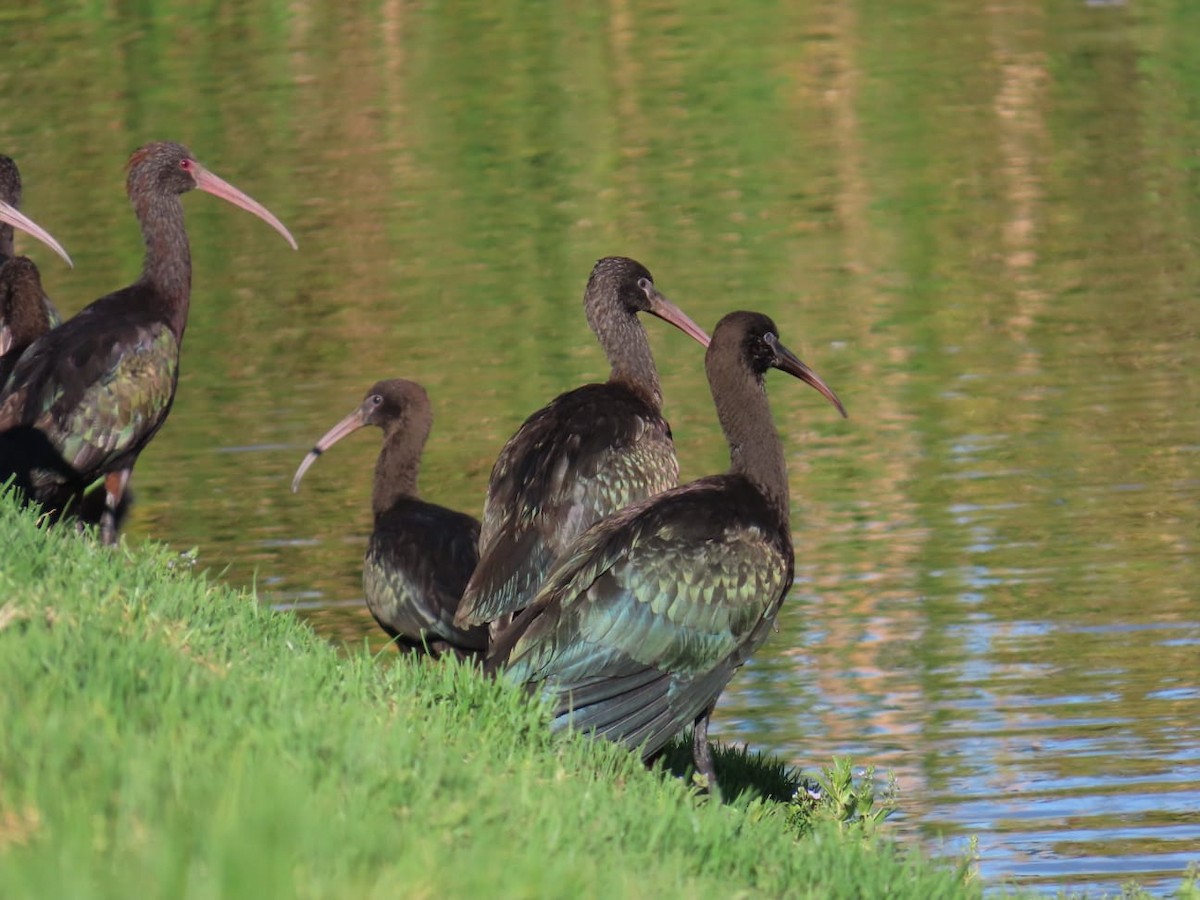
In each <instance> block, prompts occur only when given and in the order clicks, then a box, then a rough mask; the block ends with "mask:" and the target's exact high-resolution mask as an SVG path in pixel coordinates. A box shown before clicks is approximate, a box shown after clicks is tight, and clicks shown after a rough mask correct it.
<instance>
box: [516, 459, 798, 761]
mask: <svg viewBox="0 0 1200 900" xmlns="http://www.w3.org/2000/svg"><path fill="white" fill-rule="evenodd" d="M725 498H726V492H725V491H723V490H722V489H721V477H718V478H714V479H705V480H704V481H703V482H693V483H692V484H689V485H687V486H685V487H683V488H680V489H678V491H677V492H670V493H668V494H664V495H661V496H660V497H658V498H657V499H656V500H655V501H652V502H648V503H645V504H639V505H638V506H635V507H632V508H630V509H627V510H625V511H624V512H622V513H619V514H618V515H616V516H614V517H613V518H611V519H609V520H607V521H606V522H603V523H601V524H600V525H598V526H596V528H594V529H593V530H592V531H591V532H589V533H588V534H587V535H586V536H585V537H584V538H583V539H581V540H580V542H579V543H578V544H577V546H576V548H575V549H574V550H573V552H572V554H571V556H570V557H569V558H568V559H566V560H565V561H564V562H563V563H562V564H561V565H560V566H559V567H558V568H556V569H555V570H554V572H553V573H552V574H551V575H550V576H549V578H548V579H547V582H546V585H545V586H544V588H543V590H542V592H541V593H540V594H539V595H538V597H537V599H536V600H535V601H534V604H533V605H532V607H531V608H530V609H529V610H527V611H526V613H525V614H524V616H525V617H528V619H525V618H523V619H521V620H518V623H517V625H515V626H514V631H516V630H517V629H519V628H520V627H521V626H522V623H523V622H526V621H528V622H529V623H530V624H529V625H528V627H527V629H526V630H525V631H524V633H523V634H521V636H520V638H519V639H517V640H516V643H515V646H513V647H512V650H511V653H509V654H508V658H509V662H508V672H507V677H509V678H510V679H512V680H514V681H519V682H526V683H535V684H540V685H541V686H542V689H543V691H544V692H545V693H548V694H551V695H552V696H554V697H555V699H556V706H557V712H558V713H560V714H563V715H567V714H568V713H569V719H570V722H571V724H572V725H573V726H574V727H577V728H582V729H593V730H597V731H600V732H601V733H604V734H607V735H608V736H610V737H613V738H614V739H621V740H627V742H628V741H632V743H630V745H631V746H635V745H637V744H640V743H641V742H642V741H643V740H645V739H647V738H650V737H653V738H654V739H655V740H656V741H659V739H661V740H665V739H666V738H667V737H669V736H670V734H672V733H674V732H675V731H677V730H678V729H679V728H681V727H683V726H684V725H686V724H688V723H690V722H691V720H692V719H694V718H695V716H696V715H698V714H699V713H700V712H701V711H703V709H704V708H706V706H707V705H708V704H709V703H711V702H712V701H713V700H715V698H716V696H717V695H718V694H719V693H720V690H721V688H722V687H724V684H725V683H726V682H727V681H728V679H729V677H730V676H731V675H732V672H733V669H734V668H735V666H736V665H737V664H738V663H740V661H741V659H742V658H744V655H745V654H746V653H747V652H749V648H748V647H747V644H748V643H749V642H752V641H759V642H761V640H762V639H763V638H764V637H765V635H766V633H767V626H768V625H769V620H770V619H771V618H772V617H773V616H774V614H775V612H776V611H777V609H778V606H779V603H780V601H781V600H782V598H783V596H784V594H785V593H786V590H787V587H788V586H789V584H790V582H791V576H792V557H791V548H790V544H788V543H787V540H786V536H785V535H781V534H779V533H774V534H771V533H768V532H766V531H764V530H763V528H762V527H761V526H760V525H759V524H757V522H761V521H762V519H761V517H759V516H758V515H757V514H756V511H751V513H752V514H750V515H742V514H741V512H740V511H739V510H738V509H737V508H736V506H735V507H733V508H731V507H730V506H728V505H726V503H725ZM498 649H499V652H500V653H504V652H505V648H504V647H503V646H501V647H500V648H498ZM631 735H635V736H636V737H637V739H636V740H633V738H632V737H630V736H631Z"/></svg>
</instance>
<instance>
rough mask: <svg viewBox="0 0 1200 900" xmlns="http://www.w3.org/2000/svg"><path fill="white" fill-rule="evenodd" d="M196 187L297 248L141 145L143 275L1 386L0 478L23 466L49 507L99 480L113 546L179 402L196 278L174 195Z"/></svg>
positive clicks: (211, 182) (162, 146) (170, 149)
mask: <svg viewBox="0 0 1200 900" xmlns="http://www.w3.org/2000/svg"><path fill="white" fill-rule="evenodd" d="M194 188H199V189H200V190H202V191H206V192H207V193H210V194H212V195H214V196H216V197H220V198H222V199H223V200H227V201H229V202H230V203H232V204H234V205H235V206H240V207H241V208H242V209H245V210H247V211H248V212H251V213H253V214H254V215H256V216H258V217H259V218H261V219H263V220H264V221H266V222H267V223H268V224H269V225H271V227H272V228H274V229H275V230H277V231H278V232H279V233H280V234H282V235H283V236H284V238H285V239H286V240H287V242H288V243H289V244H291V246H292V247H293V248H295V246H296V242H295V240H294V239H293V238H292V236H291V234H290V233H289V232H288V230H287V229H286V228H285V227H284V226H283V224H282V223H281V222H280V221H279V220H278V219H276V218H275V216H274V215H272V214H271V213H270V212H269V211H268V210H267V209H266V208H265V207H264V206H262V205H261V204H259V203H258V202H256V201H255V200H253V199H251V198H250V197H248V196H247V195H246V194H244V193H242V192H241V191H239V190H238V189H237V188H235V187H233V185H231V184H229V183H227V182H225V181H223V180H222V179H220V178H218V177H217V176H216V175H214V174H212V173H211V172H210V171H208V170H207V169H206V168H204V166H202V165H200V163H199V162H197V161H196V159H195V157H194V156H193V155H192V153H191V151H189V150H188V149H187V148H186V147H184V146H182V145H180V144H176V143H170V142H159V143H152V144H146V145H145V146H143V147H141V148H139V149H138V150H136V151H134V153H133V155H132V156H131V157H130V159H129V166H128V176H127V179H126V189H127V192H128V194H129V199H130V202H131V203H132V204H133V210H134V214H135V215H136V216H137V219H138V223H139V224H140V226H141V230H142V239H143V241H144V243H145V248H146V255H145V260H144V264H143V268H142V274H141V276H140V277H139V278H138V279H137V281H135V282H134V283H133V284H131V285H129V286H128V287H125V288H122V289H121V290H119V291H116V292H114V293H111V294H107V295H106V296H104V297H101V298H100V299H99V300H96V301H94V302H93V303H91V304H90V305H88V306H87V307H85V308H84V309H83V310H82V311H81V312H80V313H79V314H78V315H76V316H75V317H73V318H71V319H69V320H68V321H66V322H64V323H63V324H62V325H60V326H59V327H57V328H55V329H53V330H51V331H49V332H47V333H46V334H44V335H42V336H41V337H40V338H38V339H37V340H36V341H34V342H33V343H32V344H31V345H30V346H29V347H28V348H27V349H26V351H25V352H24V353H23V354H22V355H21V358H20V360H19V361H18V362H17V365H16V367H15V368H14V369H13V372H12V374H11V376H10V377H9V380H8V382H7V384H6V385H5V386H4V388H3V390H2V391H0V477H2V473H3V471H4V470H5V469H9V470H13V469H15V470H18V476H19V480H23V481H24V483H26V484H27V485H28V486H29V492H30V493H31V495H32V497H33V499H35V500H36V501H38V502H39V503H41V504H42V506H43V507H46V508H48V509H51V510H53V509H58V510H61V509H64V508H65V507H66V506H67V504H70V503H72V502H75V501H76V500H77V498H78V497H79V495H80V493H81V492H82V491H83V490H85V489H86V488H87V487H88V486H89V485H90V484H92V483H93V482H94V481H96V480H97V479H100V478H103V479H104V489H105V493H106V495H105V511H104V513H103V514H102V515H101V517H100V535H101V539H102V540H103V541H104V542H105V543H109V544H111V543H115V541H116V534H117V529H116V511H117V509H118V508H119V506H120V503H121V498H122V496H123V495H124V493H125V489H126V486H127V484H128V482H129V476H130V473H131V472H132V471H133V466H134V463H136V462H137V458H138V455H139V454H140V453H141V452H142V450H144V449H145V447H146V445H147V444H148V443H149V442H150V440H151V439H152V438H153V437H154V435H155V434H157V433H158V430H159V428H161V427H162V425H163V422H165V421H166V418H167V414H168V413H169V412H170V410H171V404H172V403H173V402H174V400H175V390H176V385H177V382H178V377H179V352H180V346H181V344H182V341H183V332H184V329H185V327H186V325H187V316H188V305H189V301H190V299H191V282H192V262H191V252H190V249H189V246H188V237H187V231H186V229H185V228H184V220H183V204H182V202H181V201H180V197H181V195H183V194H185V193H187V192H188V191H190V190H192V189H194Z"/></svg>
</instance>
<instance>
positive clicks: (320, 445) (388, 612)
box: [292, 378, 487, 657]
mask: <svg viewBox="0 0 1200 900" xmlns="http://www.w3.org/2000/svg"><path fill="white" fill-rule="evenodd" d="M366 425H375V426H377V427H379V428H380V429H382V430H383V446H382V447H381V448H380V450H379V458H378V460H377V461H376V463H375V483H374V486H373V487H372V489H371V509H372V511H373V513H374V517H375V527H374V530H373V531H372V532H371V539H370V542H369V543H368V544H367V555H366V559H365V560H364V562H363V592H364V594H365V595H366V600H367V608H368V609H369V610H370V611H371V615H373V616H374V617H375V621H376V622H378V623H379V625H380V627H381V628H383V630H384V631H386V632H387V633H388V635H389V636H390V637H391V638H393V639H394V640H395V641H396V643H397V645H398V646H400V647H401V648H403V649H408V650H413V651H416V652H425V651H428V652H429V653H431V654H434V655H439V654H441V653H445V652H447V651H451V652H454V653H456V654H458V655H459V656H477V657H482V655H483V651H484V650H485V649H486V648H487V629H486V628H484V627H482V626H476V627H469V628H459V627H457V626H456V625H455V624H454V613H455V611H456V610H457V609H458V603H459V599H460V598H461V597H462V592H463V588H464V587H466V584H467V579H468V578H469V577H470V576H471V572H472V571H474V569H475V563H476V561H477V560H478V554H477V552H476V544H477V542H478V540H479V521H478V520H477V519H475V518H473V517H472V516H468V515H464V514H463V513H460V512H455V511H454V510H452V509H447V508H446V507H444V506H438V505H437V504H434V503H427V502H426V501H424V500H422V499H421V498H420V496H419V495H418V493H417V476H418V475H419V474H420V470H421V455H422V453H423V452H424V450H425V442H426V440H427V439H428V438H429V431H430V429H431V428H432V427H433V410H432V407H431V406H430V404H429V396H428V395H427V394H426V393H425V389H424V388H423V387H421V385H419V384H417V383H416V382H414V381H406V380H404V379H400V378H396V379H392V380H389V381H380V382H377V383H376V384H375V385H373V386H372V387H371V389H370V390H369V391H367V395H366V397H365V398H364V399H363V402H362V405H360V406H359V407H358V409H356V410H354V412H352V413H350V414H349V415H348V416H346V417H345V418H344V419H342V420H341V421H340V422H338V423H337V424H336V425H334V426H333V428H331V429H329V431H328V432H326V433H325V435H324V436H323V437H322V438H321V439H320V440H319V441H317V443H316V445H315V446H314V447H313V449H312V450H311V451H309V454H308V455H307V456H306V457H304V460H303V461H302V462H301V463H300V467H299V468H298V469H297V470H296V475H295V477H294V478H293V479H292V490H293V491H295V490H296V489H298V488H299V487H300V479H301V478H303V477H304V473H305V472H307V471H308V468H309V466H311V465H312V464H313V463H314V462H316V460H317V457H319V456H320V455H321V454H322V453H324V452H325V451H326V450H328V449H329V448H330V447H332V446H333V445H334V444H336V443H337V442H338V441H340V440H341V439H342V438H344V437H346V436H347V435H349V434H353V433H354V432H355V431H358V429H360V428H362V427H364V426H366Z"/></svg>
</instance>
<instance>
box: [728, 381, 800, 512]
mask: <svg viewBox="0 0 1200 900" xmlns="http://www.w3.org/2000/svg"><path fill="white" fill-rule="evenodd" d="M709 384H710V386H711V387H712V394H713V400H714V401H715V403H716V407H717V418H718V419H720V422H721V430H722V431H724V432H725V440H726V441H727V442H728V443H729V463H730V465H729V470H730V472H731V473H733V474H735V475H742V476H744V477H745V478H747V479H749V480H750V481H751V482H752V483H753V484H754V485H755V486H756V487H758V489H759V490H760V491H762V494H763V496H764V497H766V499H767V502H768V503H769V504H770V506H771V508H772V510H774V512H775V513H776V515H777V516H778V518H779V524H780V525H781V526H783V527H786V526H787V522H788V512H789V507H788V478H787V464H786V462H785V461H784V458H783V443H782V442H781V441H780V440H779V434H778V433H777V432H776V431H775V425H774V422H773V421H772V418H771V408H770V405H769V404H768V403H767V391H766V387H765V386H764V384H763V380H762V376H761V375H756V374H755V373H754V372H752V371H751V370H750V369H749V368H747V367H746V366H738V367H734V368H732V369H722V370H719V371H716V372H710V374H709Z"/></svg>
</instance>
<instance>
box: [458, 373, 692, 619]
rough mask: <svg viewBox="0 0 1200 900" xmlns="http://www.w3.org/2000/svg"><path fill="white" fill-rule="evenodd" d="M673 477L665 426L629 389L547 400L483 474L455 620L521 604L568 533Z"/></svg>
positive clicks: (603, 388)
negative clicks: (481, 505)
mask: <svg viewBox="0 0 1200 900" xmlns="http://www.w3.org/2000/svg"><path fill="white" fill-rule="evenodd" d="M678 480H679V463H678V461H677V460H676V458H675V447H674V444H673V442H672V440H671V430H670V427H669V426H668V425H667V423H666V421H665V420H664V419H663V418H662V416H661V415H659V414H658V413H657V412H656V411H655V410H654V409H652V408H651V407H649V406H648V405H647V404H646V403H645V402H644V401H642V400H641V399H640V398H638V397H637V396H636V395H634V394H633V393H632V392H630V391H628V390H627V389H625V388H623V387H621V386H618V385H610V384H603V385H587V386H585V387H583V388H579V389H577V390H575V391H571V392H570V393H568V394H564V395H562V396H561V397H559V398H557V399H556V400H555V401H554V402H553V403H551V404H550V405H549V406H547V407H545V408H544V409H542V410H540V411H539V412H538V413H535V414H534V415H533V416H531V417H530V418H529V419H528V420H527V421H526V422H525V424H524V425H522V426H521V428H520V429H519V430H518V431H517V433H516V434H515V435H514V436H513V437H512V439H511V440H509V442H508V443H507V444H506V445H505V447H504V450H503V451H501V454H500V457H499V458H498V459H497V461H496V465H495V466H494V467H493V469H492V477H491V481H490V484H489V486H488V499H487V503H486V506H485V509H484V519H483V530H482V533H481V535H480V545H479V546H480V561H479V566H478V567H477V568H476V570H475V573H474V575H473V576H472V578H471V581H470V583H469V584H468V586H467V590H466V592H465V594H464V597H463V603H462V606H461V607H460V608H459V621H460V622H473V623H482V622H490V621H494V620H496V619H498V618H499V617H501V616H502V615H504V614H506V613H511V612H515V611H517V610H520V609H522V608H524V607H525V606H527V605H528V603H529V602H530V600H531V599H532V598H533V596H534V594H535V593H536V592H537V590H538V588H539V587H540V586H541V583H542V580H543V579H544V578H545V575H546V573H547V572H548V571H549V570H550V568H551V567H552V565H553V564H554V563H555V561H556V560H557V559H558V557H559V556H560V555H561V554H562V552H563V551H564V550H565V549H566V548H567V547H568V546H569V545H570V544H571V542H572V541H574V540H575V538H576V537H578V536H579V535H580V534H582V533H583V532H584V531H585V530H586V529H587V528H589V527H590V526H591V525H593V524H594V523H596V522H598V521H599V520H601V519H604V518H607V517H608V516H610V515H612V514H613V513H614V512H616V511H617V510H620V509H623V508H625V507H626V506H628V505H629V504H631V503H634V502H636V501H638V500H642V499H645V498H647V497H650V496H653V495H655V494H658V493H660V492H662V491H664V490H667V489H669V488H672V487H674V486H675V485H676V484H677V483H678Z"/></svg>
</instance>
